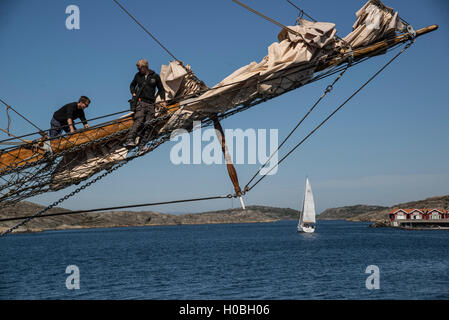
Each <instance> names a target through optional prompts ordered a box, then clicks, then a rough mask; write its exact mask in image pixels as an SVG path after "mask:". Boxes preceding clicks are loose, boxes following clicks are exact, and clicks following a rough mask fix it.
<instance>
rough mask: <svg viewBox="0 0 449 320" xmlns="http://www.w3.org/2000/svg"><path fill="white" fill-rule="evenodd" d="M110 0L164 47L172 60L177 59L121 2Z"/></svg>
mask: <svg viewBox="0 0 449 320" xmlns="http://www.w3.org/2000/svg"><path fill="white" fill-rule="evenodd" d="M112 1H114V2H115V3H116V4H117V5H118V6H119V7H120V9H122V10H123V11H124V12H125V13H126V14H127V15H128V16H130V17H131V19H133V20H134V22H135V23H137V25H138V26H139V27H141V28H142V29H143V31H145V32H146V33H147V34H148V35H149V36H150V37H151V38H152V39H153V40H154V41H156V42H157V44H158V45H159V46H160V47H161V48H162V49H164V50H165V51H166V52H167V53H168V54H169V55H170V56H171V57H172V58H173V59H174V60H176V61H179V60H178V59H176V57H175V56H174V55H173V54H172V53H171V52H170V51H169V50H168V49H167V48H166V47H165V46H164V45H163V44H162V43H161V42H160V41H159V40H158V39H156V37H155V36H153V35H152V34H151V33H150V32H149V31H148V30H147V29H146V28H145V27H144V26H143V25H142V24H141V23H140V22H139V21H138V20H137V19H136V18H134V16H133V15H132V14H131V13H129V11H128V10H126V9H125V8H124V7H123V6H122V5H121V4H120V2H118V1H117V0H112Z"/></svg>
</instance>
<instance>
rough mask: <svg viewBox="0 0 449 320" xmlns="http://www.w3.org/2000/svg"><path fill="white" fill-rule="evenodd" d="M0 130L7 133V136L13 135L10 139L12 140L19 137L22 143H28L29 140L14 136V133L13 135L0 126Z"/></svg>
mask: <svg viewBox="0 0 449 320" xmlns="http://www.w3.org/2000/svg"><path fill="white" fill-rule="evenodd" d="M0 131H2V132H4V133H6V134H8V135H9V136H13V138H11V139H13V140H15V139H19V140H20V141H22V142H23V143H30V141H26V140H23V139H20V138H19V137H16V136H15V135H13V134H12V133H11V132H9V131H6V130H4V129H2V128H0Z"/></svg>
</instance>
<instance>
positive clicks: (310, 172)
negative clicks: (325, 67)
mask: <svg viewBox="0 0 449 320" xmlns="http://www.w3.org/2000/svg"><path fill="white" fill-rule="evenodd" d="M121 2H122V4H123V5H124V6H125V7H126V8H127V9H128V10H129V11H131V12H132V13H133V14H135V16H136V17H137V19H139V20H140V21H141V22H142V24H143V25H145V26H146V27H147V28H148V29H149V30H150V31H151V32H152V33H153V34H154V35H155V36H156V37H158V38H159V39H160V40H161V41H162V42H163V43H164V45H165V46H167V47H168V48H169V49H170V50H171V51H172V52H173V53H174V54H175V55H176V56H177V58H179V59H180V60H182V61H183V62H184V63H186V64H190V65H191V66H192V68H193V70H194V71H195V73H196V74H197V76H198V77H199V78H200V79H202V80H203V81H205V83H206V84H208V85H209V86H213V85H215V84H216V83H218V82H219V81H221V80H222V79H223V78H225V77H226V76H227V75H229V74H230V73H232V72H233V71H234V70H235V69H237V68H239V67H241V66H243V65H246V64H248V63H249V62H251V61H257V62H258V61H260V60H261V59H262V58H263V57H264V56H265V55H266V54H267V47H268V46H269V45H270V44H271V43H272V42H274V41H276V40H277V33H278V32H279V28H278V27H277V26H275V25H273V24H271V23H269V22H267V21H265V20H262V19H261V18H259V17H257V16H256V15H254V14H252V13H250V12H248V11H246V10H244V9H243V8H241V7H240V6H238V5H236V4H235V3H233V2H232V1H231V0H227V1H206V0H197V1H179V0H167V1H142V0H122V1H121ZM245 3H246V4H248V5H250V6H252V7H253V8H255V9H257V10H259V11H261V12H263V13H265V14H266V15H268V16H270V17H272V18H274V19H276V20H277V21H280V22H281V23H283V24H286V25H291V24H293V23H294V21H295V19H296V16H297V12H296V11H295V9H294V8H293V7H291V6H290V5H289V4H288V3H287V2H286V1H268V0H267V1H256V0H246V1H245ZM297 3H298V4H300V5H301V6H302V7H303V8H304V9H305V10H306V11H307V12H308V13H309V14H311V15H312V16H314V17H315V19H317V20H319V21H328V22H333V23H335V24H336V28H337V30H338V34H339V35H340V36H342V37H343V36H345V35H346V34H347V33H349V32H350V31H351V27H352V25H353V23H354V21H355V12H356V11H357V10H358V9H359V8H360V7H361V6H362V5H363V4H364V1H359V0H348V1H338V2H337V1H330V0H323V1H307V0H306V1H300V2H297ZM384 3H385V4H386V5H389V6H391V7H393V8H394V9H396V10H398V11H399V14H400V16H401V17H403V18H404V19H405V20H407V21H408V22H409V23H411V24H412V25H413V26H414V27H415V28H421V27H424V26H427V25H431V24H438V25H439V27H440V28H439V30H437V31H436V32H434V33H431V34H428V35H425V36H423V37H421V38H419V39H417V41H416V43H415V44H414V45H413V46H412V47H411V48H410V49H409V50H407V51H406V52H405V53H404V54H403V55H402V56H401V57H400V58H399V59H398V60H397V61H396V62H394V63H393V64H392V66H391V67H390V68H388V69H387V70H386V71H385V72H383V73H382V74H381V75H380V76H379V77H378V78H376V80H375V81H374V82H372V83H371V84H370V85H369V86H368V87H367V88H366V89H365V90H364V91H362V92H361V93H360V94H359V95H358V96H357V97H356V98H354V99H353V100H352V101H351V102H350V103H349V104H348V105H347V106H345V107H344V109H343V110H342V111H341V112H339V113H338V114H337V115H336V116H335V117H334V118H333V119H332V120H331V121H330V122H329V123H328V124H327V125H326V126H325V127H323V128H322V129H321V130H320V131H318V132H317V134H315V135H314V136H313V137H312V138H310V139H309V140H308V141H307V142H306V143H305V144H304V145H303V146H302V147H301V148H299V149H298V150H297V151H296V152H295V153H294V154H293V155H292V156H291V157H290V158H289V159H288V160H287V161H286V162H285V163H283V164H282V165H281V167H280V169H279V170H278V172H277V174H276V175H274V176H270V177H267V178H266V179H265V180H264V182H263V183H261V184H259V185H258V186H257V187H256V188H254V189H253V190H252V191H251V193H249V194H248V195H247V196H246V197H245V200H246V202H247V204H260V205H271V206H281V207H291V208H295V209H299V208H300V207H301V201H302V197H303V190H304V184H305V177H306V175H307V176H309V178H310V181H311V184H312V188H313V191H314V195H315V200H316V206H317V208H318V212H321V211H322V210H324V209H326V208H329V207H336V206H343V205H353V204H359V203H362V204H379V205H393V204H396V203H400V202H406V201H411V200H418V199H424V198H426V197H430V196H437V195H447V194H449V161H448V160H447V159H448V158H449V148H448V141H449V121H448V120H449V106H448V101H449V90H448V81H447V78H446V76H447V71H448V70H449V68H448V66H449V62H448V58H447V52H449V44H448V42H447V39H448V38H449V37H448V35H449V34H448V29H447V25H448V22H449V3H448V2H447V1H444V0H441V1H437V0H433V1H426V2H423V1H405V0H388V1H385V2H384ZM72 4H74V5H77V6H78V7H79V8H80V11H81V24H80V30H72V31H70V30H67V29H66V27H65V20H66V17H67V14H66V13H65V9H66V7H67V6H68V5H72ZM0 46H1V48H2V49H1V50H0V72H1V77H0V98H2V99H3V100H5V101H7V102H8V103H9V104H11V105H12V106H13V107H15V108H16V109H17V110H19V111H20V112H22V113H23V114H25V115H26V116H27V117H29V118H30V119H33V121H34V122H35V123H36V124H37V125H38V126H40V127H42V128H48V126H49V121H50V119H51V116H52V114H53V112H54V111H55V110H56V109H57V108H59V107H60V106H62V105H63V104H65V103H68V102H71V101H74V100H76V99H77V98H78V97H79V96H80V95H87V96H89V97H91V99H92V104H91V106H90V107H89V109H87V116H88V118H94V117H98V116H101V115H104V114H108V113H112V112H117V111H122V110H124V109H126V108H127V107H128V106H127V100H128V99H129V83H130V81H131V80H132V77H133V75H134V73H135V71H136V70H135V62H136V61H137V60H138V59H140V58H147V59H148V60H149V61H150V68H152V69H154V70H155V71H157V72H159V71H160V66H161V64H167V63H168V61H169V60H170V57H169V56H168V55H167V54H166V53H165V52H164V51H163V50H162V49H161V48H160V47H158V46H157V45H156V44H155V43H154V42H153V41H152V40H151V39H150V38H149V37H148V36H147V35H146V34H145V33H144V32H143V31H142V30H141V29H140V28H139V27H138V26H137V25H136V24H135V23H134V22H133V21H132V20H131V19H130V18H129V17H128V16H127V15H125V14H124V13H123V12H122V11H121V10H120V9H119V8H118V7H117V5H116V4H115V3H114V2H113V1H112V0H97V1H87V0H85V1H76V0H72V1H60V0H58V1H56V0H45V1H37V0H26V1H25V0H14V1H12V0H1V1H0ZM390 57H391V54H389V55H386V56H380V57H376V58H373V59H371V60H370V61H368V62H366V63H364V64H361V65H359V66H357V67H356V68H353V69H351V70H350V71H349V72H347V74H346V75H345V76H344V78H343V79H342V80H341V81H340V82H339V83H338V85H337V86H336V88H335V90H334V91H333V92H332V94H330V95H329V97H328V98H326V100H325V101H324V102H323V103H322V104H321V105H320V108H319V109H318V110H317V111H316V112H314V114H313V116H311V118H310V119H309V121H308V122H307V123H306V124H304V126H303V127H302V128H301V129H299V130H298V131H297V133H296V134H295V136H294V137H293V138H292V140H291V142H290V144H289V145H288V146H286V147H285V148H286V149H285V150H287V149H288V147H289V146H292V145H293V144H294V143H295V142H297V141H299V139H300V138H302V137H303V136H304V135H305V134H307V133H308V132H309V130H310V129H312V128H313V127H314V126H315V125H316V124H318V123H319V122H320V121H321V119H323V118H324V116H325V115H327V114H328V113H329V112H330V111H331V110H333V108H334V107H335V106H336V105H338V104H339V103H341V102H343V101H344V100H345V99H346V97H348V96H349V95H350V94H351V93H352V92H353V91H354V90H355V89H356V88H358V86H360V85H361V83H362V82H364V81H365V80H366V79H368V77H369V76H370V75H371V74H373V73H374V72H376V71H377V69H378V68H379V67H380V66H381V65H383V63H385V62H386V61H387V60H388V59H389V58H390ZM330 81H331V79H330V78H328V79H325V80H322V81H319V82H316V83H314V84H311V85H308V86H306V87H303V88H300V89H298V90H295V91H293V92H290V93H288V94H285V95H283V96H281V97H279V98H276V99H274V100H271V101H268V102H266V103H264V104H261V105H259V106H257V107H255V108H253V109H250V110H248V111H246V112H244V113H240V114H239V115H237V116H233V117H230V118H228V119H226V120H224V121H223V122H222V125H223V127H224V128H242V129H247V128H254V129H270V128H277V129H279V139H282V138H283V137H284V136H285V135H287V134H288V132H289V130H290V129H291V128H292V127H293V126H294V125H295V124H296V122H297V121H298V120H299V119H300V118H301V117H302V115H303V114H304V113H305V112H306V111H307V110H308V108H309V107H310V105H311V104H312V103H313V102H314V101H315V100H316V99H317V98H318V97H319V95H321V93H322V92H323V90H324V88H325V87H326V86H327V85H328V84H329V82H330ZM5 118H6V117H5V113H4V110H3V109H1V110H0V127H2V128H5V126H6V120H5ZM11 130H12V132H13V133H15V134H24V133H29V132H33V131H34V130H33V128H32V127H30V126H29V125H28V124H26V123H25V122H24V121H22V120H20V119H19V118H17V117H13V124H12V127H11ZM0 138H2V139H3V138H6V136H5V135H3V134H0ZM173 145H174V143H173V142H168V143H166V144H165V145H163V146H161V147H159V148H158V149H157V150H156V151H155V152H152V153H150V154H149V155H147V156H145V157H143V158H140V159H137V160H135V161H132V162H131V163H129V164H128V165H126V166H125V167H124V168H122V169H120V170H119V171H118V172H116V173H114V174H112V175H110V176H108V177H106V178H105V179H103V181H101V182H99V183H98V184H96V185H95V186H93V187H90V188H89V189H87V190H86V191H84V192H82V193H80V194H79V195H78V196H77V197H75V198H73V199H70V200H68V201H66V202H64V204H63V205H62V206H64V207H66V208H69V209H84V208H86V209H87V208H95V207H102V206H116V205H124V204H134V203H145V202H152V201H165V200H174V199H183V198H189V197H202V196H209V195H219V194H228V193H230V192H232V186H231V183H230V181H229V178H228V177H227V171H226V167H225V166H220V165H204V164H203V165H179V166H175V165H173V164H172V163H171V162H170V158H169V155H170V149H171V147H172V146H173ZM257 167H258V166H257V165H236V169H237V171H238V173H239V179H240V182H241V185H244V184H245V183H246V182H247V181H248V180H249V178H250V177H251V176H252V175H253V174H254V172H255V171H256V170H257ZM71 190H72V189H68V190H67V189H66V190H65V191H62V192H56V193H49V194H46V195H41V196H38V197H34V198H31V199H30V200H31V201H34V202H37V203H40V204H49V203H51V202H53V201H54V200H56V199H58V198H59V197H61V196H62V195H64V194H66V193H67V192H69V191H71ZM238 205H239V204H238V202H237V201H236V200H218V201H210V202H200V203H191V204H182V205H173V206H161V207H151V208H149V209H150V210H156V211H162V212H200V211H206V210H215V209H225V208H229V207H232V206H234V207H237V206H238Z"/></svg>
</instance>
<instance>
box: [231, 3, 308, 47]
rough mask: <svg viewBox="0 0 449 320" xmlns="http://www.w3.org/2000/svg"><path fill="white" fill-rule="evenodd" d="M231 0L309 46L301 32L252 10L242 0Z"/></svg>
mask: <svg viewBox="0 0 449 320" xmlns="http://www.w3.org/2000/svg"><path fill="white" fill-rule="evenodd" d="M232 1H234V2H235V3H237V4H238V5H241V6H242V7H243V8H245V9H247V10H249V11H251V12H252V13H255V14H257V15H258V16H259V17H262V18H263V19H265V20H268V21H270V22H271V23H274V24H275V25H277V26H278V27H281V28H282V29H285V30H286V31H288V32H290V33H292V34H294V35H296V36H299V37H301V39H302V40H303V41H304V44H305V45H306V46H310V44H309V43H308V42H307V41H306V40H305V39H304V37H303V36H302V34H300V33H299V32H296V31H295V30H292V29H290V28H289V27H287V26H285V25H283V24H282V23H280V22H277V21H276V20H274V19H271V18H270V17H267V16H266V15H264V14H262V13H260V12H258V11H256V10H254V9H253V8H251V7H249V6H247V5H246V4H244V3H242V2H240V1H238V0H232Z"/></svg>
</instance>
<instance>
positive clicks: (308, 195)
mask: <svg viewBox="0 0 449 320" xmlns="http://www.w3.org/2000/svg"><path fill="white" fill-rule="evenodd" d="M314 223H315V202H314V201H313V193H312V187H311V186H310V183H309V178H306V190H305V191H304V201H303V204H302V210H301V213H300V214H299V222H298V232H306V233H313V232H315V225H314Z"/></svg>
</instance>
